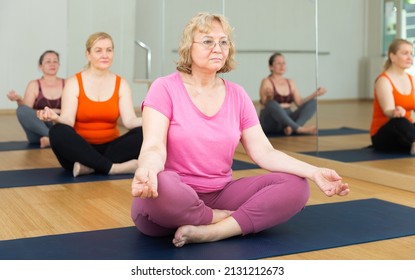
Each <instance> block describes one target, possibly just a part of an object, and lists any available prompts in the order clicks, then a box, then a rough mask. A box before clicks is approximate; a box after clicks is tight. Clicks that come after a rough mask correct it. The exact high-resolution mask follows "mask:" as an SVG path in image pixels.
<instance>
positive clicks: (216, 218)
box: [212, 209, 234, 224]
mask: <svg viewBox="0 0 415 280" xmlns="http://www.w3.org/2000/svg"><path fill="white" fill-rule="evenodd" d="M212 210H213V218H212V224H215V223H217V222H220V221H222V220H224V219H226V218H227V217H229V216H230V215H231V214H232V213H233V212H234V211H230V210H219V209H212Z"/></svg>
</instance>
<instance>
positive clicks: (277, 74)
mask: <svg viewBox="0 0 415 280" xmlns="http://www.w3.org/2000/svg"><path fill="white" fill-rule="evenodd" d="M268 66H269V70H270V71H271V74H270V75H269V76H268V77H266V78H264V79H263V80H262V82H261V87H260V90H259V95H260V102H261V104H262V105H263V106H264V107H263V109H262V110H261V112H260V122H261V126H262V129H263V130H264V132H265V133H282V132H284V134H285V135H291V134H292V133H297V134H316V133H317V127H315V126H304V125H305V123H306V122H307V121H308V120H309V119H310V118H311V117H312V116H313V115H314V113H315V112H316V108H317V104H316V97H317V96H320V95H323V94H324V93H326V89H325V88H322V87H319V88H318V89H317V90H316V91H315V92H313V93H312V94H311V95H309V96H307V97H305V98H301V96H300V93H299V92H298V89H297V86H296V85H295V83H294V81H293V80H290V79H287V78H285V77H284V74H285V71H286V66H285V59H284V56H283V55H282V54H281V53H274V54H273V55H272V56H271V57H270V58H269V61H268ZM293 103H294V104H295V105H296V107H297V108H296V110H293V109H292V104H293Z"/></svg>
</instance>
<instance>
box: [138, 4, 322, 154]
mask: <svg viewBox="0 0 415 280" xmlns="http://www.w3.org/2000/svg"><path fill="white" fill-rule="evenodd" d="M316 2H317V1H310V0H293V1H274V0H262V1H261V2H260V4H261V5H260V6H259V5H258V3H256V2H255V1H239V0H213V1H204V0H176V1H165V0H158V1H146V0H138V1H137V11H136V15H137V16H136V20H137V22H136V36H135V39H136V40H138V41H141V42H143V43H145V44H146V45H147V46H149V48H150V49H151V54H152V56H151V58H152V60H151V73H150V74H149V75H148V76H149V78H147V77H146V71H147V68H146V67H148V63H147V62H145V61H146V60H145V59H146V55H147V54H148V52H147V51H146V49H145V48H142V47H140V46H139V45H138V44H136V48H135V49H136V52H135V67H136V69H135V79H136V80H137V81H140V80H146V79H148V80H150V81H151V80H154V79H155V78H157V77H159V76H163V75H166V74H168V73H171V72H173V71H175V66H176V65H175V61H176V59H177V48H178V43H179V40H180V35H181V32H182V30H183V27H184V25H185V24H186V22H187V21H188V19H190V18H191V17H192V16H193V15H195V14H196V13H197V12H200V11H208V12H212V13H222V14H224V15H225V16H226V17H227V18H228V19H229V21H230V23H231V25H232V26H233V27H234V39H235V43H236V60H237V62H238V65H237V67H236V69H235V70H233V71H231V72H230V73H226V74H224V78H225V79H228V80H230V81H232V82H235V83H237V84H240V85H241V86H243V87H244V88H245V90H246V91H247V93H248V94H249V96H250V97H251V99H252V100H253V101H254V103H255V104H256V106H257V109H258V114H259V111H260V109H261V105H260V103H259V99H260V98H259V90H260V84H261V81H262V79H264V78H265V77H267V76H269V74H270V69H269V66H268V60H269V57H270V56H271V55H272V54H273V53H274V52H277V51H278V52H281V53H282V54H283V55H284V58H285V60H286V63H287V68H286V71H285V73H284V77H285V78H289V79H292V80H293V81H294V82H295V85H296V88H297V90H298V93H299V94H300V95H301V96H302V97H307V96H309V95H310V94H311V93H313V92H314V91H315V89H316V65H315V63H316V61H317V59H316V49H315V42H316V29H315V28H316V25H315V5H316ZM258 10H260V14H261V16H260V17H256V16H255V17H253V11H258ZM311 125H313V126H317V122H316V115H313V117H312V118H311V119H310V120H309V121H308V122H307V126H311ZM270 139H271V141H272V143H273V145H275V146H277V147H278V148H279V149H281V150H288V151H308V150H313V151H314V150H316V143H317V140H316V139H317V138H316V136H315V135H312V136H311V135H310V136H304V137H303V136H301V137H297V136H290V137H284V136H278V137H271V138H270Z"/></svg>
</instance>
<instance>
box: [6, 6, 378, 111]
mask: <svg viewBox="0 0 415 280" xmlns="http://www.w3.org/2000/svg"><path fill="white" fill-rule="evenodd" d="M223 3H225V5H223ZM381 3H382V1H381V0H348V1H332V0H319V1H318V8H319V14H318V15H319V17H318V20H319V30H318V31H319V50H320V51H322V52H325V53H326V54H325V55H321V56H319V63H318V68H319V75H318V81H319V84H320V85H323V86H325V87H327V88H328V90H329V92H328V93H327V95H325V96H323V99H357V98H365V97H370V96H371V95H372V93H371V92H370V85H371V83H372V82H373V81H370V80H369V79H370V77H369V76H370V74H369V72H370V71H369V70H368V67H369V66H368V65H369V61H375V60H376V59H378V60H379V58H381V53H380V46H381V43H380V38H381V25H380V24H381V18H380V13H381ZM314 4H315V2H314V1H313V0H295V1H294V0H290V1H286V0H258V1H251V0H224V1H222V0H212V1H206V0H164V1H162V0H151V1H150V0H36V1H31V0H0V35H1V38H2V44H0V51H1V53H2V54H3V59H2V61H3V62H4V63H1V64H0V75H1V77H2V79H0V92H1V94H0V109H8V108H15V106H16V105H15V104H14V103H12V102H10V101H9V100H8V99H7V98H6V96H5V95H6V93H7V91H8V90H9V89H10V88H14V89H16V90H17V91H19V92H20V93H22V94H23V92H24V89H25V87H26V84H27V82H28V81H29V80H31V79H36V78H38V77H40V72H39V70H38V69H37V60H38V57H39V55H40V54H41V53H42V52H43V51H44V50H46V49H55V50H57V51H58V52H59V53H60V54H61V69H60V72H59V75H60V76H63V77H67V76H69V75H73V74H74V73H75V72H77V71H79V70H81V69H82V67H83V66H84V65H85V64H86V59H85V54H84V52H85V41H86V39H87V37H88V36H89V35H90V34H91V33H93V32H96V31H105V32H108V33H110V34H111V35H112V36H113V38H114V41H115V59H114V65H113V67H112V70H113V71H114V72H116V73H119V74H120V75H122V76H123V77H124V78H126V79H127V80H128V81H129V82H130V85H131V87H132V88H133V91H134V96H135V105H136V106H138V105H139V104H140V103H141V101H142V99H143V98H144V96H145V93H146V89H147V88H146V86H145V85H142V84H141V85H140V84H136V83H134V82H133V81H134V78H135V76H137V73H140V71H138V68H139V67H142V65H141V64H142V63H140V61H141V60H140V59H142V58H141V54H140V50H139V49H138V48H137V46H136V45H135V44H134V41H135V40H136V39H140V40H144V41H145V42H146V43H150V44H151V45H152V48H153V64H152V69H153V75H152V76H153V77H152V78H155V77H157V76H159V75H164V74H167V73H169V72H171V71H174V60H175V57H176V56H177V53H175V52H174V49H177V45H178V39H179V35H180V33H181V31H182V28H183V26H184V24H185V23H186V22H187V21H188V20H189V19H190V17H191V16H192V15H193V14H194V13H195V12H196V11H206V10H209V11H212V12H222V11H223V9H224V11H225V15H226V16H227V17H228V18H229V20H230V22H231V24H232V25H233V26H234V27H235V37H236V38H235V39H236V43H237V50H238V49H239V50H240V52H238V53H237V60H238V62H239V65H238V68H237V69H236V70H234V71H233V72H231V73H229V74H226V76H225V78H227V79H230V80H232V81H235V82H237V83H240V84H242V85H243V86H244V87H245V88H246V90H247V91H248V93H249V94H250V96H251V98H252V99H255V100H256V99H258V87H259V83H260V80H261V79H262V78H263V77H264V76H266V75H267V74H268V69H267V60H268V57H269V55H270V54H271V52H272V51H273V50H309V49H313V47H314V43H315V42H314ZM163 5H164V6H163ZM163 7H165V8H166V9H165V11H163V10H162V8H163ZM163 16H165V19H164V20H163ZM163 30H164V35H165V36H164V37H165V38H166V39H165V40H163V39H162V37H163ZM254 48H255V49H260V50H261V52H259V53H256V54H254V55H253V54H251V53H247V52H243V51H244V50H247V49H254ZM163 50H164V51H163ZM268 50H269V52H268ZM286 59H287V62H288V73H287V75H289V77H291V78H293V79H295V80H296V81H297V83H298V85H299V88H300V92H301V93H302V94H303V95H306V94H309V93H310V92H311V91H312V90H313V89H314V87H315V85H316V78H315V67H316V65H315V58H314V56H313V55H311V54H295V53H292V54H291V53H287V54H286ZM372 64H373V63H372ZM375 68H376V67H375Z"/></svg>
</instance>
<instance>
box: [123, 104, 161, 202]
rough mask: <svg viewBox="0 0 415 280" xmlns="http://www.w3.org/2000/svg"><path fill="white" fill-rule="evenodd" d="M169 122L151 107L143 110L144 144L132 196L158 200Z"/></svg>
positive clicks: (132, 186)
mask: <svg viewBox="0 0 415 280" xmlns="http://www.w3.org/2000/svg"><path fill="white" fill-rule="evenodd" d="M168 128H169V120H168V119H167V117H166V116H164V115H163V114H162V113H160V112H158V111H156V110H155V109H152V108H150V107H144V109H143V136H144V140H143V144H142V146H141V151H140V155H139V157H138V168H137V171H136V172H135V175H134V179H133V182H132V185H131V188H132V195H133V196H136V197H139V198H143V199H144V198H156V197H157V196H158V193H157V174H158V173H159V172H160V171H162V170H164V164H165V162H166V143H167V130H168Z"/></svg>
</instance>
